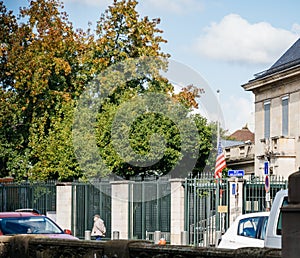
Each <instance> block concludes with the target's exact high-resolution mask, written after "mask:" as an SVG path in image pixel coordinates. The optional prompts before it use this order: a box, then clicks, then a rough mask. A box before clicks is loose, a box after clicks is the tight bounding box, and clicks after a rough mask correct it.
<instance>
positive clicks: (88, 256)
mask: <svg viewBox="0 0 300 258" xmlns="http://www.w3.org/2000/svg"><path fill="white" fill-rule="evenodd" d="M15 257H19V258H29V257H30V258H44V257H51V258H64V257H68V258H77V257H81V258H102V257H105V258H113V257H114V258H138V257H140V258H143V257H153V258H154V257H157V258H158V257H164V258H171V257H172V258H175V257H181V258H183V257H189V258H190V257H191V258H193V257H195V258H196V257H202V258H206V257H207V258H208V257H210V258H211V257H215V258H225V257H226V258H231V257H232V258H233V257H234V258H237V257H244V258H254V257H255V258H259V257H265V258H280V257H281V250H278V249H277V250H276V249H266V248H241V249H237V250H230V249H217V248H201V247H198V248H197V247H190V246H175V245H164V246H159V245H154V244H151V243H150V242H146V241H141V240H137V241H134V240H131V241H128V240H111V241H107V242H104V241H103V242H102V241H88V240H78V241H77V240H66V239H50V238H38V237H34V236H25V235H19V236H14V237H0V258H15Z"/></svg>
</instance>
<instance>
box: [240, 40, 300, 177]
mask: <svg viewBox="0 0 300 258" xmlns="http://www.w3.org/2000/svg"><path fill="white" fill-rule="evenodd" d="M242 87H243V88H244V89H245V90H246V91H251V92H253V94H254V95H255V161H254V162H255V168H254V171H255V175H257V176H261V175H263V174H264V166H265V165H264V164H265V163H266V162H269V163H268V164H269V169H270V171H269V172H270V175H280V176H283V177H284V178H287V177H288V176H289V175H290V174H291V173H293V172H295V171H297V170H298V168H299V166H300V39H298V40H297V41H296V42H295V43H294V44H293V45H292V46H291V47H290V48H289V49H288V50H287V51H286V52H285V53H284V54H283V55H282V56H281V57H280V58H279V59H278V61H276V62H275V63H274V65H272V66H271V67H270V68H269V69H268V70H266V71H264V72H261V73H259V74H256V75H254V79H252V80H250V81H248V82H247V83H245V84H244V85H242Z"/></svg>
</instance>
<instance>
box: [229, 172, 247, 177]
mask: <svg viewBox="0 0 300 258" xmlns="http://www.w3.org/2000/svg"><path fill="white" fill-rule="evenodd" d="M227 175H228V176H237V177H239V176H244V175H245V171H244V170H228V173H227Z"/></svg>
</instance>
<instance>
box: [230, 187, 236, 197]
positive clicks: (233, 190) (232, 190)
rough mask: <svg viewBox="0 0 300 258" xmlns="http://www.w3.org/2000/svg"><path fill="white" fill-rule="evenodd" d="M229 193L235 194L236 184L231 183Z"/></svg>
mask: <svg viewBox="0 0 300 258" xmlns="http://www.w3.org/2000/svg"><path fill="white" fill-rule="evenodd" d="M231 194H232V195H236V184H232V189H231Z"/></svg>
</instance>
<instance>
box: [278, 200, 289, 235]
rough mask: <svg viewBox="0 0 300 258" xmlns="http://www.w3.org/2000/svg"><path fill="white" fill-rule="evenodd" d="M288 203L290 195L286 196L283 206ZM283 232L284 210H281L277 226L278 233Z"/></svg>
mask: <svg viewBox="0 0 300 258" xmlns="http://www.w3.org/2000/svg"><path fill="white" fill-rule="evenodd" d="M288 204H289V202H288V197H287V196H286V197H284V198H283V201H282V205H281V207H284V206H287V205H288ZM281 232H282V212H281V210H280V213H279V217H278V223H277V228H276V234H277V235H281Z"/></svg>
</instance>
